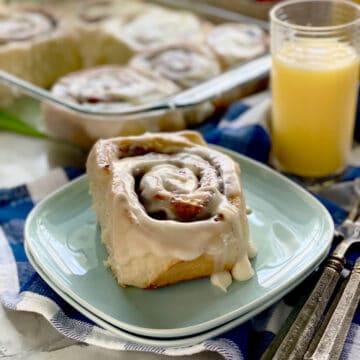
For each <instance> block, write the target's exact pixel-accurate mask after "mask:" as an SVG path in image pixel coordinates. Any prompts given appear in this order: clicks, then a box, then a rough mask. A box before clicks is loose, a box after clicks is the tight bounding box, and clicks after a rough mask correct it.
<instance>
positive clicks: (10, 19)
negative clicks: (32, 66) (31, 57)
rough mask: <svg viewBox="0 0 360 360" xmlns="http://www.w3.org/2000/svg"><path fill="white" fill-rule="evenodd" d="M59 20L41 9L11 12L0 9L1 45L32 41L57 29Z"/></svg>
mask: <svg viewBox="0 0 360 360" xmlns="http://www.w3.org/2000/svg"><path fill="white" fill-rule="evenodd" d="M56 26H57V20H56V18H55V17H53V16H52V15H51V14H50V13H48V12H45V11H44V10H40V9H35V8H34V9H31V8H29V9H27V8H24V9H20V10H18V11H10V10H9V9H5V8H2V9H1V8H0V44H1V45H3V44H6V43H9V42H12V41H25V40H32V39H36V38H39V37H42V36H45V35H47V34H48V33H49V32H51V31H53V30H55V29H56Z"/></svg>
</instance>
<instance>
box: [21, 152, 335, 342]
mask: <svg viewBox="0 0 360 360" xmlns="http://www.w3.org/2000/svg"><path fill="white" fill-rule="evenodd" d="M218 150H220V151H223V152H225V153H227V154H228V155H230V156H231V157H233V158H234V160H235V161H237V162H238V163H239V164H240V166H241V168H242V181H243V186H244V191H245V197H246V202H247V205H248V206H249V207H250V208H251V209H252V213H251V214H250V215H249V223H250V234H251V237H252V239H253V241H254V243H255V244H256V246H257V249H258V254H257V256H256V258H254V259H253V260H252V262H253V266H254V268H255V271H256V275H255V276H254V277H253V278H252V279H251V280H249V281H246V282H234V283H233V284H232V285H231V286H230V288H229V289H228V292H227V293H225V292H223V291H222V290H220V289H219V288H217V287H214V286H212V285H211V283H210V281H209V279H200V280H193V281H189V282H184V283H181V284H177V285H172V286H168V287H165V288H160V289H155V290H144V289H136V288H131V287H129V288H121V287H120V286H118V284H117V283H116V281H115V279H114V278H113V276H112V274H111V272H110V271H109V270H108V269H107V268H106V267H105V266H104V261H105V260H106V257H107V254H106V250H105V248H104V246H103V244H102V243H101V241H100V236H99V231H100V230H99V228H98V226H97V223H96V218H95V214H94V212H93V210H92V208H91V197H90V195H89V191H88V179H87V177H86V176H83V177H81V178H79V179H77V180H75V181H73V182H72V183H70V184H68V185H66V186H65V187H63V188H62V189H60V190H59V191H57V192H56V193H54V194H52V195H51V196H50V197H48V198H47V199H45V200H44V201H42V202H41V203H40V204H38V205H37V206H36V207H35V208H34V210H33V211H32V213H31V214H30V216H29V217H28V219H27V223H26V228H25V239H26V244H25V245H26V251H27V255H28V258H29V260H30V262H31V263H32V265H33V266H34V268H35V269H36V270H37V271H38V273H39V274H40V276H41V277H42V278H43V279H44V280H45V281H46V282H47V283H48V285H49V286H50V287H51V288H52V289H53V290H54V291H56V292H57V293H58V294H59V295H60V296H61V297H62V298H63V299H65V300H66V301H67V302H68V303H70V304H71V305H72V306H73V307H74V308H76V309H77V310H78V311H79V312H80V313H82V314H84V315H85V316H87V317H88V318H89V319H91V320H92V321H94V322H95V323H96V324H98V325H99V326H101V327H103V328H105V329H108V330H110V331H112V332H114V333H115V334H117V335H119V336H120V337H121V338H122V339H124V340H129V341H134V342H138V343H143V344H149V345H155V346H164V347H173V346H174V347H175V346H176V347H179V346H188V345H193V344H196V343H199V342H201V341H203V340H206V339H209V338H212V337H215V336H217V335H220V334H221V333H223V332H226V331H228V330H230V329H232V328H234V327H235V326H237V325H239V324H241V323H243V322H244V321H246V320H248V319H249V318H251V317H253V316H254V315H256V314H257V313H259V312H260V311H262V310H263V309H265V308H266V307H268V306H270V305H271V304H273V303H274V302H276V301H277V300H278V299H280V298H281V297H282V296H284V294H285V293H287V292H288V291H290V290H291V289H292V288H294V287H295V286H296V285H297V284H298V283H299V282H301V281H302V280H303V279H304V278H305V277H306V276H307V275H308V274H309V273H310V272H311V271H312V270H313V269H314V268H315V267H316V266H317V265H318V264H319V263H320V262H321V261H322V260H323V259H324V257H325V256H326V254H327V252H328V249H329V247H330V243H331V240H332V235H333V222H332V219H331V217H330V216H329V214H328V212H327V211H326V209H325V208H324V207H323V206H322V205H321V204H320V203H319V202H318V201H317V200H316V199H315V198H314V197H312V196H311V195H310V194H308V193H307V192H306V191H304V190H303V189H302V188H300V187H299V186H297V185H296V184H294V183H293V182H291V181H289V180H288V179H286V178H285V177H283V176H282V175H279V174H278V173H276V172H274V171H272V170H271V169H270V168H268V167H266V166H263V165H261V164H259V163H257V162H255V161H253V160H250V159H248V158H245V157H243V156H240V155H238V154H235V153H233V152H230V151H228V150H225V149H219V148H218Z"/></svg>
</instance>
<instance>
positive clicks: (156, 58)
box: [130, 44, 221, 89]
mask: <svg viewBox="0 0 360 360" xmlns="http://www.w3.org/2000/svg"><path fill="white" fill-rule="evenodd" d="M130 65H131V66H133V67H135V68H138V69H142V70H147V71H152V72H156V73H157V74H159V75H161V76H162V77H164V78H166V79H168V80H170V81H172V82H174V83H175V84H176V85H178V86H179V87H180V88H182V89H187V88H190V87H192V86H195V85H197V84H199V83H201V82H203V81H205V80H208V79H211V78H212V77H214V76H216V75H219V74H220V72H221V69H220V66H219V63H218V61H217V59H216V57H215V56H214V55H213V54H212V52H211V51H210V50H209V49H207V48H206V47H205V46H199V45H197V46H196V45H189V44H175V45H168V46H162V47H159V48H156V49H153V50H149V51H145V52H142V53H139V54H138V55H137V56H135V57H134V58H133V59H132V60H131V62H130Z"/></svg>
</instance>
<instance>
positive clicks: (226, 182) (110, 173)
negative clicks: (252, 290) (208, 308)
mask: <svg viewBox="0 0 360 360" xmlns="http://www.w3.org/2000/svg"><path fill="white" fill-rule="evenodd" d="M87 172H88V175H89V180H90V189H91V193H92V196H93V199H94V209H95V211H96V213H97V217H98V220H99V223H100V226H101V233H102V235H101V236H102V240H103V242H104V243H105V245H106V247H107V250H108V253H109V258H108V264H109V265H110V267H111V269H112V271H113V273H114V275H115V277H116V278H117V280H118V282H119V283H120V284H121V285H133V286H137V287H158V286H163V285H167V284H171V283H174V282H178V281H183V280H188V279H193V278H197V277H203V276H209V275H211V274H213V273H216V272H220V271H226V270H231V269H233V268H234V269H236V272H237V275H239V276H237V278H239V279H240V280H245V279H248V278H249V277H251V275H252V274H253V271H252V268H251V265H250V262H249V257H250V256H254V255H255V254H254V248H253V246H252V245H251V243H250V242H249V229H248V223H247V218H246V207H245V202H244V195H243V191H242V188H241V182H240V178H239V175H240V174H239V168H238V165H237V164H235V163H234V162H233V160H232V159H231V158H229V157H228V156H226V155H224V154H222V153H220V152H218V151H215V150H213V149H210V148H208V147H207V146H206V144H205V142H204V141H203V139H202V138H201V137H200V135H198V134H197V133H195V132H182V133H163V134H145V135H142V136H138V137H128V138H125V137H124V138H115V139H110V140H102V141H99V142H98V143H97V144H96V145H95V146H94V148H93V149H92V151H91V152H90V155H89V158H88V161H87Z"/></svg>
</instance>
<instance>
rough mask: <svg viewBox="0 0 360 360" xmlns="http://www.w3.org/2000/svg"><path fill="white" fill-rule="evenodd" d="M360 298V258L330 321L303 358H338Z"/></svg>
mask: <svg viewBox="0 0 360 360" xmlns="http://www.w3.org/2000/svg"><path fill="white" fill-rule="evenodd" d="M359 299H360V259H359V260H357V261H356V263H355V266H354V268H353V270H352V272H351V275H350V278H349V280H348V282H347V284H346V287H345V289H344V291H343V293H342V295H341V298H340V300H339V303H338V304H337V306H336V308H335V310H334V313H333V314H332V316H331V318H330V321H329V323H328V325H327V327H326V329H325V331H324V333H323V334H322V336H321V338H320V341H319V343H318V344H317V347H316V349H315V350H314V352H313V353H312V354H311V355H310V354H309V355H310V356H308V355H306V357H305V359H309V360H338V359H339V358H340V355H341V352H342V349H343V347H344V343H345V339H346V336H347V334H348V332H349V329H350V325H351V322H352V319H353V317H354V314H355V311H356V308H357V306H358V303H359Z"/></svg>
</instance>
